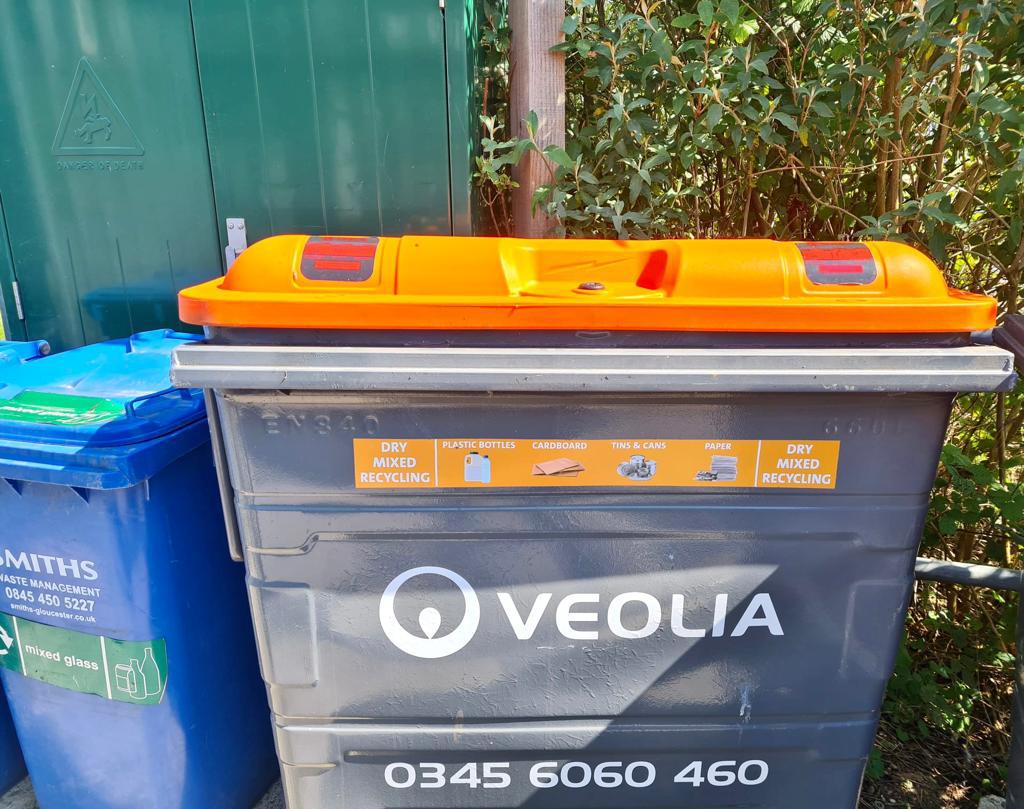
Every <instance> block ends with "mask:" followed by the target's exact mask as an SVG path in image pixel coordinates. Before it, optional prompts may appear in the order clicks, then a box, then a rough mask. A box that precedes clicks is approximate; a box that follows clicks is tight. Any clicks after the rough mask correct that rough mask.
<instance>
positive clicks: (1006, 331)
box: [992, 315, 1024, 373]
mask: <svg viewBox="0 0 1024 809" xmlns="http://www.w3.org/2000/svg"><path fill="white" fill-rule="evenodd" d="M992 341H993V342H994V343H995V344H996V345H997V346H999V347H1000V348H1005V349H1006V350H1007V351H1009V352H1010V353H1011V354H1013V360H1014V363H1015V364H1016V366H1017V370H1018V371H1020V372H1021V373H1024V315H1007V316H1006V317H1005V318H1004V319H1003V325H1001V326H999V327H997V328H995V329H993V330H992Z"/></svg>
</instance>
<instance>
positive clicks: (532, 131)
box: [526, 110, 540, 138]
mask: <svg viewBox="0 0 1024 809" xmlns="http://www.w3.org/2000/svg"><path fill="white" fill-rule="evenodd" d="M539 128H540V124H539V123H538V122H537V113H535V112H534V111H533V110H530V112H529V114H528V115H527V116H526V131H527V132H528V133H529V135H530V137H531V138H536V137H537V130H538V129H539Z"/></svg>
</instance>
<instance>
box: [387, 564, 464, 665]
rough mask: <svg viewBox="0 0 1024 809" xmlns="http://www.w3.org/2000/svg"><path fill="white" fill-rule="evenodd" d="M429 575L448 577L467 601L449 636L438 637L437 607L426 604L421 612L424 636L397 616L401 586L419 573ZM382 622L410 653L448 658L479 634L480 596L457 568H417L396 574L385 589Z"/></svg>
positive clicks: (392, 636)
mask: <svg viewBox="0 0 1024 809" xmlns="http://www.w3.org/2000/svg"><path fill="white" fill-rule="evenodd" d="M427 575H432V576H441V577H442V578H445V579H448V581H450V582H451V583H452V584H454V585H455V586H456V587H458V588H459V592H461V593H462V599H463V601H465V603H466V613H465V615H464V616H463V617H462V621H461V622H460V623H459V625H458V626H457V627H455V629H453V630H452V631H451V632H449V633H448V634H447V635H442V636H441V637H439V638H436V637H434V635H435V634H436V632H437V630H438V629H439V628H440V626H441V613H440V612H439V611H438V610H437V609H436V608H434V607H425V608H424V609H423V610H422V611H421V612H420V616H419V622H420V628H421V629H422V630H423V634H424V635H426V637H423V638H421V637H418V636H416V635H413V634H412V633H411V632H408V631H407V630H406V629H405V628H404V627H403V626H402V625H401V624H400V623H398V616H397V615H395V596H396V595H397V594H398V589H399V588H400V587H401V586H402V585H403V584H405V583H406V582H407V581H409V579H411V578H413V577H415V576H427ZM380 625H381V628H382V629H383V630H384V634H385V635H387V636H388V640H390V641H391V642H392V643H393V644H395V646H397V647H398V648H399V649H401V650H402V651H403V652H405V653H406V654H410V655H413V656H414V657H425V658H429V659H437V658H439V657H448V655H451V654H455V652H457V651H459V649H461V648H463V647H464V646H465V645H466V644H467V643H469V642H470V641H471V640H472V639H473V636H474V635H475V634H476V630H477V628H478V627H479V626H480V599H478V598H477V596H476V592H475V591H474V590H473V588H472V587H471V586H470V584H469V582H468V581H466V580H465V579H464V578H463V577H462V576H460V575H459V574H458V573H456V572H455V571H454V570H449V569H448V568H446V567H431V566H427V567H414V568H412V570H407V571H405V572H404V573H400V574H398V575H397V576H395V578H393V579H392V580H391V583H390V584H388V586H387V587H386V588H384V595H382V596H381V599H380Z"/></svg>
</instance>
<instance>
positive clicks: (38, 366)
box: [0, 330, 276, 809]
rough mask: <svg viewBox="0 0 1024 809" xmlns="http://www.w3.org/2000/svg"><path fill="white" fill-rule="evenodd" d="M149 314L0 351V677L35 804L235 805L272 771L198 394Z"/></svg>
mask: <svg viewBox="0 0 1024 809" xmlns="http://www.w3.org/2000/svg"><path fill="white" fill-rule="evenodd" d="M193 339H196V338H195V337H194V336H192V335H186V334H177V333H174V332H171V331H167V330H160V331H150V332H143V333H140V334H136V335H133V336H132V337H129V338H126V339H121V340H111V341H109V342H105V343H100V344H97V345H92V346H86V347H84V348H79V349H74V350H71V351H66V352H64V353H61V354H56V355H52V356H50V357H44V358H41V359H37V360H33V361H32V362H23V363H13V362H12V363H10V364H0V479H2V480H0V513H2V514H3V516H4V523H5V525H4V533H3V539H2V541H0V676H2V678H3V684H4V688H5V689H6V692H7V696H8V698H9V700H10V703H11V711H12V713H13V716H14V723H15V725H16V726H17V728H18V734H19V736H20V738H21V740H22V749H23V750H24V754H25V760H26V762H27V764H28V769H29V773H30V775H31V778H32V781H33V784H34V786H35V789H36V794H37V797H38V800H39V803H40V806H41V807H42V809H171V808H172V807H173V809H213V808H214V807H216V808H217V809H243V807H244V809H249V807H251V806H252V804H253V803H254V802H255V801H256V800H257V799H258V798H259V796H260V795H261V794H262V793H263V791H264V790H265V789H266V788H267V787H268V786H269V784H270V783H271V782H272V781H273V780H274V778H275V777H276V766H275V757H274V750H273V743H272V740H271V733H270V727H269V723H268V721H267V718H266V713H265V709H264V707H263V706H264V701H265V693H264V688H263V685H262V683H261V681H260V676H259V670H258V668H257V663H256V653H255V647H254V643H253V640H252V631H251V628H250V621H249V616H248V608H247V603H246V598H245V589H244V582H243V579H242V576H241V575H239V572H238V570H237V568H236V567H235V566H234V565H233V564H232V563H231V560H230V558H229V556H228V554H227V552H226V551H223V552H222V548H224V547H225V538H224V528H223V522H222V519H221V513H220V502H219V499H218V489H217V480H216V474H215V470H214V464H213V459H212V456H211V451H210V443H209V433H208V431H207V425H206V417H205V409H204V406H203V398H202V396H201V395H200V394H199V393H197V392H195V391H190V390H185V391H181V390H175V389H173V388H172V387H171V384H170V381H169V378H168V372H169V365H170V353H171V351H172V349H173V348H174V347H176V346H179V345H181V344H183V343H185V342H187V341H190V340H193Z"/></svg>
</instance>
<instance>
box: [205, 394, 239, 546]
mask: <svg viewBox="0 0 1024 809" xmlns="http://www.w3.org/2000/svg"><path fill="white" fill-rule="evenodd" d="M203 401H204V402H205V403H206V423H207V424H208V425H209V426H210V440H211V444H212V445H213V461H214V466H215V467H216V469H217V489H218V490H219V491H220V506H221V510H222V511H223V512H224V528H225V531H226V532H227V538H228V553H230V554H231V558H232V559H233V560H234V561H236V562H242V561H245V556H244V555H243V554H242V535H241V533H240V532H239V530H238V514H237V513H236V512H235V490H234V489H233V488H232V487H231V477H230V475H229V474H228V456H227V452H225V451H224V439H223V431H222V430H221V427H220V412H219V411H218V410H217V400H216V398H215V397H214V395H213V391H212V390H210V389H209V388H206V389H205V390H203Z"/></svg>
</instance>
